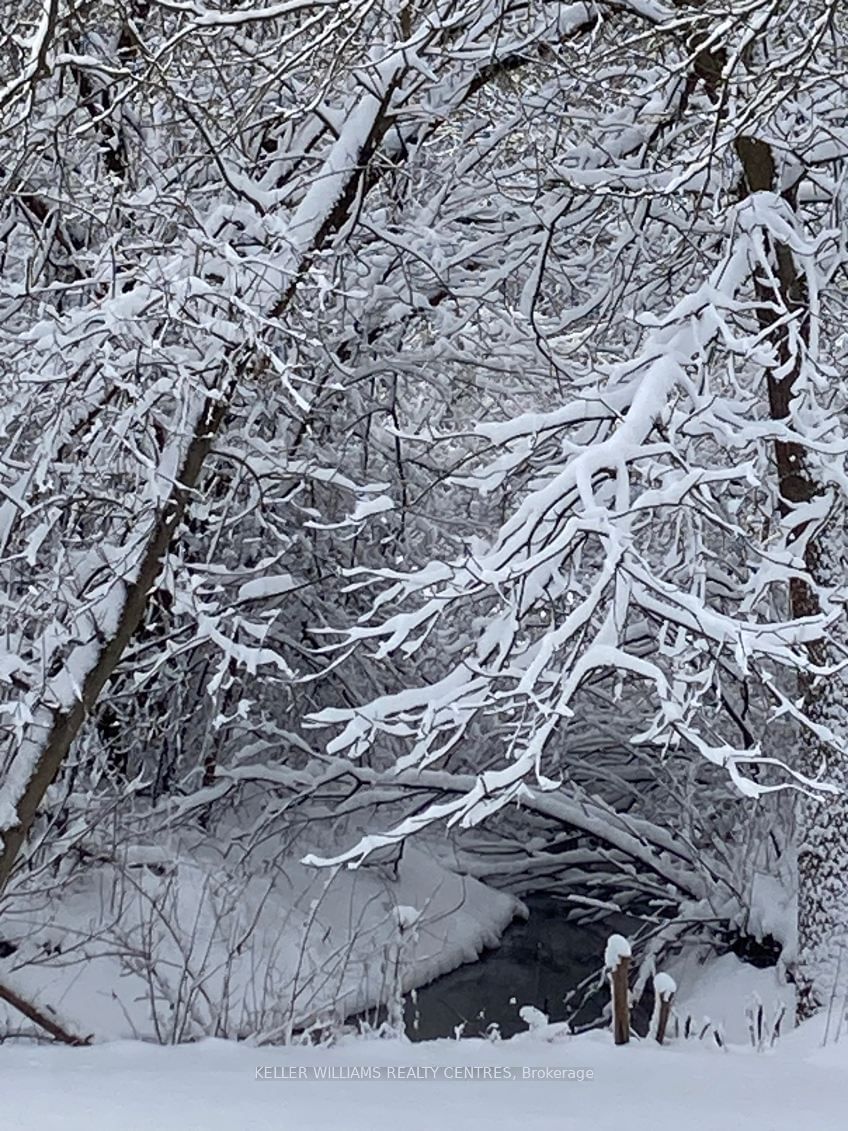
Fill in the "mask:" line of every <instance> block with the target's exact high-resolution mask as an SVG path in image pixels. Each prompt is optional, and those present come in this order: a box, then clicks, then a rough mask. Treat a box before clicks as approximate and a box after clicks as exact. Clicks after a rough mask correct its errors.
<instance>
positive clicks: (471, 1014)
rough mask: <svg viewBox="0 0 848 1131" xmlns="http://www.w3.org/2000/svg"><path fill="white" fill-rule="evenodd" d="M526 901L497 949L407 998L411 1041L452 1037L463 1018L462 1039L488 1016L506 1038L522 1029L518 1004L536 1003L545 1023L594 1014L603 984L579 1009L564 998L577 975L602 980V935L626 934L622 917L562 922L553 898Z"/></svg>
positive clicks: (604, 995) (603, 997)
mask: <svg viewBox="0 0 848 1131" xmlns="http://www.w3.org/2000/svg"><path fill="white" fill-rule="evenodd" d="M524 902H525V903H526V905H527V907H528V909H529V911H530V917H529V919H528V920H527V921H526V922H522V921H520V920H517V921H516V922H514V923H513V924H512V925H511V926H510V927H508V928H507V930H506V931H505V933H504V935H503V938H502V940H501V944H500V946H499V947H497V948H496V949H494V950H489V951H486V952H485V953H484V954H483V956H482V957H481V958H480V959H479V960H478V961H477V962H471V963H468V964H467V965H465V966H460V967H459V968H458V969H456V970H454V971H452V972H451V973H450V974H445V975H444V977H442V978H437V979H436V981H434V982H431V983H430V985H428V986H423V987H422V988H421V989H419V990H418V992H417V1002H413V1001H411V1000H410V1001H408V1002H407V1007H406V1030H407V1034H408V1036H409V1037H410V1038H411V1039H412V1040H430V1039H432V1038H434V1037H452V1036H454V1034H455V1030H456V1028H457V1026H459V1025H462V1024H463V1022H465V1028H464V1030H463V1036H466V1037H472V1036H480V1035H483V1034H485V1032H486V1029H487V1027H488V1026H489V1025H491V1024H492V1023H493V1022H494V1023H496V1024H497V1026H498V1028H499V1030H500V1034H501V1036H502V1037H510V1036H512V1035H513V1034H515V1033H520V1032H525V1031H526V1030H527V1025H526V1023H525V1022H524V1021H522V1020H521V1018H520V1017H519V1013H518V1011H519V1009H520V1008H521V1006H523V1005H533V1006H535V1007H536V1008H537V1009H540V1010H541V1011H542V1012H543V1013H546V1014H547V1015H548V1017H549V1019H550V1020H551V1021H565V1020H570V1021H572V1022H573V1023H574V1024H577V1025H579V1024H581V1023H583V1024H588V1023H589V1022H591V1021H593V1020H595V1019H596V1018H598V1017H599V1016H600V1012H601V1010H602V1008H603V1006H604V1004H605V1003H606V1002H607V1001H608V1000H609V991H608V989H607V988H606V987H605V986H604V987H603V988H600V989H598V990H597V991H596V992H595V993H594V995H593V996H592V997H591V998H590V999H589V1000H588V1001H587V1002H586V1003H585V1004H584V1005H583V1007H582V1008H580V1009H579V1010H578V1005H579V1000H574V999H572V1001H571V1002H570V1003H569V1004H568V1005H566V1002H565V998H566V996H567V995H568V993H569V991H572V990H574V989H575V988H576V987H577V986H578V984H579V983H580V982H581V981H582V980H583V979H585V978H588V977H589V976H591V975H593V974H597V975H598V978H600V971H601V967H602V966H603V962H604V948H605V946H606V941H607V939H608V938H609V936H610V934H612V933H613V932H615V931H622V930H624V931H625V933H626V928H627V923H626V922H624V921H621V920H617V921H616V923H615V924H613V923H611V921H606V922H603V923H597V924H592V925H588V926H581V925H578V924H575V923H570V922H568V921H567V920H566V918H565V907H564V904H563V903H562V902H560V901H558V900H556V899H554V898H552V897H551V896H547V895H537V896H528V897H527V898H526V899H525V900H524ZM581 998H582V994H581ZM512 999H515V1000H514V1001H513V1000H512ZM575 1010H577V1012H576V1014H575Z"/></svg>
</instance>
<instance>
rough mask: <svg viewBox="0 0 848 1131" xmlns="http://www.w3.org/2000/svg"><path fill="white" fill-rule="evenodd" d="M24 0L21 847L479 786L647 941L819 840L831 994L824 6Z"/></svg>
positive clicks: (538, 853)
mask: <svg viewBox="0 0 848 1131" xmlns="http://www.w3.org/2000/svg"><path fill="white" fill-rule="evenodd" d="M3 16H4V19H3V21H2V26H3V32H2V35H3V39H2V42H1V43H0V56H1V57H2V70H1V71H0V74H2V84H0V85H2V93H3V106H4V111H3V118H2V130H1V131H0V176H2V182H3V194H2V209H1V210H0V230H2V244H3V253H2V254H3V260H2V283H0V304H2V319H0V349H2V353H3V362H4V383H3V391H2V394H0V413H2V436H3V445H2V449H0V491H1V492H2V500H0V571H2V579H3V585H2V594H3V601H2V609H0V618H2V629H3V641H4V651H3V655H2V658H0V677H2V679H3V691H4V701H3V715H2V719H0V727H1V728H2V742H3V755H2V757H3V760H4V761H3V767H4V768H3V777H2V779H0V829H1V830H2V836H3V843H4V850H3V853H2V855H0V885H2V886H6V885H9V887H8V889H7V890H8V891H9V892H11V893H14V891H15V890H27V889H28V888H29V887H31V886H32V885H33V884H38V883H41V882H43V877H44V876H45V874H47V873H48V872H49V870H50V868H52V867H53V866H54V864H56V862H58V861H64V860H68V859H71V860H74V861H76V862H77V864H76V866H77V867H79V868H83V867H84V866H85V864H86V861H90V860H92V859H96V858H98V857H99V856H102V853H103V851H104V850H105V848H104V846H106V847H108V846H109V845H114V828H115V824H114V822H115V820H117V821H118V822H119V824H120V827H121V828H122V829H124V830H125V834H126V836H127V837H128V838H129V839H130V840H133V839H135V840H139V841H145V840H148V841H149V840H150V839H151V838H155V836H156V835H158V832H157V830H161V829H162V828H164V827H168V828H170V829H173V828H174V827H175V822H176V827H178V828H185V829H186V830H187V834H186V835H187V836H188V837H190V838H191V840H192V843H196V838H197V837H198V836H199V837H201V838H206V839H207V840H208V841H209V842H216V840H217V842H218V843H221V844H223V846H224V856H225V858H226V859H227V861H228V866H232V867H237V866H238V859H239V853H240V851H241V849H240V847H239V844H238V843H237V841H236V842H234V841H233V840H232V812H233V806H234V805H235V804H236V801H237V800H238V803H239V804H242V803H243V802H245V799H246V798H248V799H249V804H248V808H249V810H250V814H251V816H250V820H251V821H253V822H255V829H256V830H259V831H257V834H256V835H267V836H268V837H277V838H279V840H280V845H281V848H280V854H281V856H284V855H285V853H286V852H291V851H295V850H297V851H300V850H301V849H300V847H297V849H295V848H294V847H293V846H294V845H295V844H297V845H298V846H300V845H301V841H300V840H299V839H298V838H299V837H301V835H302V837H303V838H305V841H306V842H307V843H308V846H309V847H310V848H311V849H312V850H313V852H314V853H315V854H316V855H317V856H320V857H321V858H322V859H324V860H326V859H334V860H336V861H337V862H342V861H348V860H357V859H360V858H362V857H364V856H365V855H367V854H368V853H370V852H372V851H374V850H375V849H377V848H380V849H386V848H388V849H390V850H393V849H394V847H395V846H397V845H398V844H399V843H400V842H402V840H403V839H404V838H405V837H406V836H407V835H409V834H411V833H413V832H418V831H421V830H422V829H424V828H426V827H427V826H431V825H434V824H435V823H436V822H441V821H444V820H445V819H447V820H448V822H449V823H450V824H451V825H453V826H457V825H458V826H460V827H468V826H472V825H478V824H480V823H481V822H482V821H483V820H484V819H486V821H487V824H486V826H485V828H486V830H487V831H486V837H487V838H488V839H487V840H486V841H485V842H484V841H483V840H481V837H480V835H479V834H478V835H469V836H467V837H466V838H464V839H463V840H462V841H461V844H462V845H464V846H465V847H464V851H465V853H466V857H465V858H464V862H465V865H466V867H467V868H468V869H469V870H470V871H472V872H474V873H476V874H479V875H485V876H489V877H492V876H494V877H496V878H498V879H499V880H500V882H508V881H511V882H513V883H514V884H515V885H516V886H517V887H519V888H524V889H529V888H532V887H535V886H539V885H540V884H543V883H545V884H548V885H551V886H554V887H556V888H557V889H558V890H564V891H568V892H569V893H572V894H577V895H579V896H582V897H583V898H584V899H586V898H587V897H588V900H589V902H588V904H584V905H583V906H588V907H589V908H593V909H594V910H597V908H598V907H599V906H601V905H603V906H605V907H608V906H609V905H610V904H611V903H616V904H617V905H618V906H621V907H628V908H630V909H635V910H638V911H639V912H641V913H642V914H644V915H646V916H647V917H648V919H649V920H653V919H656V920H657V923H658V924H660V925H663V924H664V925H663V926H662V930H661V931H660V934H659V935H658V936H657V938H656V939H655V940H654V944H653V945H654V946H655V947H657V946H659V945H663V944H665V943H667V942H669V941H671V940H672V939H674V938H675V937H678V936H679V934H680V932H681V931H683V930H688V929H696V930H701V929H703V926H704V924H709V925H711V926H712V927H715V926H718V927H722V928H724V927H727V926H728V925H730V927H731V928H732V929H733V930H735V931H738V932H742V933H745V932H746V931H748V930H749V929H751V930H752V931H754V932H755V931H756V929H755V928H754V927H750V926H749V912H750V903H751V890H752V885H753V883H754V877H755V875H756V873H757V872H758V871H765V872H769V873H778V874H780V875H782V876H785V877H789V876H791V873H792V868H793V854H794V851H795V848H796V846H800V849H801V852H800V877H801V889H800V899H801V940H800V941H801V957H802V962H801V964H800V966H799V968H798V977H799V980H800V982H801V984H802V990H803V995H802V996H803V1001H804V1002H805V1003H806V1004H805V1008H807V1009H808V1010H809V1009H813V1008H815V1006H816V1003H817V1002H818V1001H819V1000H820V998H821V992H822V991H821V987H822V986H823V985H826V983H827V979H828V977H830V976H832V965H829V964H832V960H833V957H834V955H835V953H836V950H837V948H838V945H839V941H840V939H841V938H842V933H843V926H844V923H843V919H844V913H843V912H842V911H841V910H839V909H840V908H841V907H842V906H846V905H848V904H846V901H845V899H844V898H842V897H843V896H844V895H845V892H844V882H845V881H844V875H843V873H844V867H843V865H844V864H845V860H846V857H845V853H844V850H843V846H842V834H841V832H840V829H841V828H842V816H841V815H842V813H843V808H842V805H843V803H842V801H841V799H836V800H834V799H833V796H832V795H831V794H830V793H829V792H828V791H829V790H832V788H833V783H835V784H836V785H837V786H838V785H841V784H843V782H844V780H845V772H844V769H843V767H844V765H845V758H844V755H845V741H846V734H845V726H844V711H843V706H842V702H843V698H844V695H843V692H844V684H843V679H842V675H841V670H842V666H843V664H844V660H845V649H844V642H843V641H844V632H843V629H842V619H843V604H844V584H843V569H842V566H843V545H842V534H841V531H842V525H843V522H844V497H845V490H844V488H845V484H846V478H845V462H844V461H845V452H846V450H848V445H847V444H846V437H845V431H844V411H843V405H844V393H845V386H844V379H843V376H842V370H841V364H842V362H841V358H842V355H843V354H844V344H845V343H844V332H843V331H842V329H841V326H842V324H843V322H844V314H845V310H844V303H845V297H846V288H845V282H844V263H845V253H844V216H843V206H844V199H845V188H844V179H845V178H844V171H845V167H846V166H845V156H846V144H848V143H846V138H845V131H844V125H843V124H842V117H843V115H844V111H843V107H844V101H845V93H846V92H845V79H844V64H845V49H844V33H845V28H844V14H843V13H842V12H841V11H840V8H839V5H838V3H837V2H836V0H814V2H813V3H807V2H804V3H801V0H738V2H734V3H732V4H730V5H728V4H724V5H715V6H713V5H710V4H709V3H706V4H703V3H692V4H685V3H679V4H671V5H663V4H660V3H654V2H653V0H610V2H609V3H598V4H588V3H586V4H584V3H577V4H562V3H537V2H534V0H530V2H529V3H519V2H516V3H507V2H500V0H466V2H462V0H410V2H409V3H407V4H403V3H394V2H392V0H349V2H336V0H332V2H320V0H319V2H309V0H304V2H299V0H290V2H284V3H281V4H269V5H266V6H260V5H248V4H244V3H229V2H226V3H216V4H212V5H207V4H200V3H194V2H193V0H189V2H187V3H183V2H177V0H124V2H121V0H104V2H101V3H97V2H91V3H88V2H84V0H82V2H79V3H75V2H73V0H69V2H63V0H44V2H40V0H39V3H23V4H14V5H13V4H11V3H10V2H7V3H6V4H5V5H3ZM328 726H333V727H335V728H336V729H335V731H334V732H333V733H328V732H327V730H326V728H327V727H328ZM316 728H318V729H316ZM322 728H323V729H322ZM787 787H789V789H787ZM798 791H800V793H801V796H804V797H806V796H807V795H812V796H810V797H809V800H806V801H804V802H803V804H802V805H801V806H800V807H798V812H797V813H796V812H795V811H794V810H795V808H796V806H795V805H794V800H793V797H792V796H790V795H789V794H790V793H792V794H794V793H795V792H798ZM822 795H824V796H825V799H826V803H825V804H822V802H821V800H820V797H821V796H822ZM515 801H518V802H519V803H520V808H519V809H518V810H516V809H515V808H514V807H513V806H512V805H510V804H508V803H511V802H515ZM115 814H117V816H115ZM107 817H108V820H107ZM348 822H349V823H348ZM796 826H797V829H796ZM528 828H529V829H531V830H532V832H533V836H531V837H529V838H528V835H527V830H528ZM375 829H377V830H378V831H377V832H375ZM796 832H797V835H796ZM360 834H362V835H361V836H360ZM787 882H789V883H790V884H791V880H787ZM593 900H597V901H598V903H597V904H595V903H593V902H592V901H593ZM591 913H594V912H591Z"/></svg>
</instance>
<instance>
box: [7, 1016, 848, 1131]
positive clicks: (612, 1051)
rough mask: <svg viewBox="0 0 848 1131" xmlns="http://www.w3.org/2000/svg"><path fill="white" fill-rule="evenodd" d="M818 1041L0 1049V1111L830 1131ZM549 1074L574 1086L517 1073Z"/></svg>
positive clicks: (845, 1068) (835, 1116)
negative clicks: (753, 1045) (762, 1045)
mask: <svg viewBox="0 0 848 1131" xmlns="http://www.w3.org/2000/svg"><path fill="white" fill-rule="evenodd" d="M820 1037H821V1028H820V1026H818V1025H815V1024H814V1025H813V1026H808V1027H805V1028H804V1029H802V1030H800V1031H798V1032H795V1033H790V1034H789V1035H788V1036H787V1037H785V1038H784V1039H783V1040H781V1041H780V1042H779V1043H778V1045H777V1047H776V1048H775V1049H774V1050H773V1051H771V1052H768V1053H762V1054H758V1053H756V1052H754V1051H753V1050H751V1049H747V1048H745V1047H731V1048H730V1049H729V1050H727V1051H724V1052H722V1051H719V1050H718V1049H717V1048H714V1047H712V1048H711V1047H710V1046H708V1045H707V1046H705V1045H702V1044H700V1043H698V1042H687V1043H680V1044H678V1045H676V1046H669V1047H663V1048H659V1047H658V1046H656V1045H655V1044H652V1043H650V1042H647V1041H646V1042H639V1043H631V1044H630V1045H628V1046H626V1047H624V1048H615V1047H614V1046H613V1045H612V1043H611V1039H610V1037H609V1035H608V1034H607V1033H601V1032H594V1033H591V1034H584V1035H582V1036H578V1037H568V1036H566V1035H564V1034H563V1033H562V1032H561V1030H558V1029H556V1028H555V1027H551V1028H549V1029H547V1030H542V1031H536V1032H533V1033H528V1034H526V1035H523V1036H521V1037H516V1038H513V1039H512V1040H510V1041H504V1042H500V1043H497V1044H491V1043H489V1042H487V1041H475V1040H463V1041H446V1040H443V1041H431V1042H422V1043H419V1044H410V1043H408V1042H406V1041H399V1040H375V1039H372V1040H364V1039H350V1040H347V1041H345V1042H343V1043H342V1044H340V1045H338V1046H335V1047H332V1048H327V1049H308V1048H298V1047H288V1048H274V1049H270V1048H262V1049H257V1048H251V1047H248V1046H245V1045H238V1044H233V1043H227V1042H224V1041H204V1042H200V1043H198V1044H194V1045H183V1046H180V1047H177V1048H166V1047H160V1046H155V1045H145V1044H139V1043H134V1042H119V1043H113V1044H105V1045H99V1046H94V1047H92V1048H85V1049H67V1048H58V1047H49V1048H48V1047H33V1046H30V1047H27V1046H25V1045H5V1046H3V1047H2V1048H0V1109H2V1125H3V1126H4V1127H9V1128H15V1131H272V1129H273V1131H276V1129H278V1128H288V1127H293V1128H298V1129H300V1131H323V1129H325V1128H326V1129H327V1131H330V1129H332V1131H337V1129H338V1128H339V1127H340V1126H343V1127H344V1128H345V1131H382V1129H383V1128H385V1129H386V1131H398V1129H400V1128H402V1129H403V1131H432V1128H433V1127H435V1126H438V1127H445V1128H448V1129H450V1131H477V1129H479V1131H493V1129H497V1128H516V1127H520V1128H521V1131H549V1129H550V1131H554V1129H556V1131H570V1129H572V1128H573V1129H575V1131H577V1129H579V1131H643V1129H644V1131H681V1129H685V1131H715V1129H716V1128H722V1127H736V1126H740V1125H744V1126H745V1127H746V1128H750V1131H842V1128H844V1127H845V1126H846V1095H848V1038H846V1039H845V1040H844V1042H843V1043H841V1044H837V1045H833V1044H831V1045H829V1046H828V1047H827V1048H820V1047H819V1045H820ZM485 1068H489V1069H491V1070H494V1069H498V1070H499V1073H498V1075H499V1076H500V1078H494V1077H495V1073H494V1072H493V1071H492V1072H490V1074H489V1077H490V1078H485V1075H484V1073H483V1069H485ZM546 1069H550V1070H552V1071H554V1072H559V1073H560V1075H565V1076H566V1077H567V1076H568V1071H567V1070H569V1069H571V1070H575V1073H576V1074H578V1075H579V1074H580V1070H582V1074H583V1079H576V1078H571V1079H569V1078H564V1079H563V1078H561V1079H526V1078H524V1077H525V1076H526V1075H527V1074H529V1073H530V1072H531V1071H533V1070H536V1071H537V1072H544V1070H546ZM354 1070H359V1072H360V1073H362V1072H363V1070H367V1071H370V1074H371V1076H372V1077H377V1078H371V1079H362V1078H357V1073H356V1072H355V1071H354ZM321 1072H323V1073H324V1074H325V1078H324V1079H316V1078H315V1077H316V1076H317V1075H318V1074H319V1073H321ZM465 1074H471V1075H472V1076H477V1077H483V1078H478V1079H473V1078H472V1079H462V1078H457V1077H461V1076H463V1075H465ZM590 1074H591V1076H590ZM299 1075H300V1076H305V1077H306V1078H305V1079H304V1078H298V1076H299ZM326 1076H335V1077H336V1078H326ZM345 1077H347V1078H345ZM417 1077H418V1078H417ZM510 1077H511V1078H510Z"/></svg>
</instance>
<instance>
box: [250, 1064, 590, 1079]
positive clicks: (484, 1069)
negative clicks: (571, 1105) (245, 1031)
mask: <svg viewBox="0 0 848 1131" xmlns="http://www.w3.org/2000/svg"><path fill="white" fill-rule="evenodd" d="M594 1076H595V1073H594V1070H593V1069H591V1068H565V1067H555V1068H530V1067H526V1066H525V1067H519V1068H516V1067H506V1066H504V1065H476V1066H475V1065H460V1066H454V1065H438V1066H434V1065H421V1064H416V1065H362V1066H358V1065H341V1064H336V1065H326V1064H322V1065H309V1066H307V1065H280V1064H273V1065H270V1064H269V1065H260V1066H258V1067H257V1068H256V1077H255V1078H256V1079H257V1080H578V1081H582V1080H592V1079H594Z"/></svg>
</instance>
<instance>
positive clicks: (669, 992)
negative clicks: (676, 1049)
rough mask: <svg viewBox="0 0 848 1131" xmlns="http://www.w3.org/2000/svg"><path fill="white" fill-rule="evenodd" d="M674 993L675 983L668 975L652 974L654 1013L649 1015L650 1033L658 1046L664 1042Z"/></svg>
mask: <svg viewBox="0 0 848 1131" xmlns="http://www.w3.org/2000/svg"><path fill="white" fill-rule="evenodd" d="M676 991H677V983H676V982H675V980H674V978H672V976H671V975H670V974H654V1011H653V1013H652V1014H651V1028H650V1033H651V1036H652V1037H655V1038H656V1041H657V1044H660V1045H661V1044H662V1043H663V1041H664V1040H665V1034H666V1030H667V1029H668V1019H669V1017H670V1016H671V1005H672V1002H673V1001H674V995H675V992H676Z"/></svg>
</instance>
